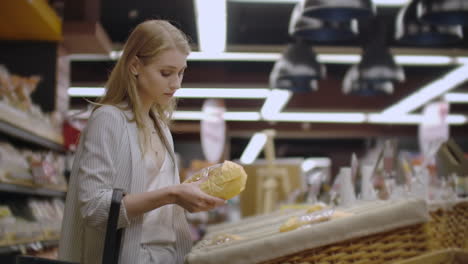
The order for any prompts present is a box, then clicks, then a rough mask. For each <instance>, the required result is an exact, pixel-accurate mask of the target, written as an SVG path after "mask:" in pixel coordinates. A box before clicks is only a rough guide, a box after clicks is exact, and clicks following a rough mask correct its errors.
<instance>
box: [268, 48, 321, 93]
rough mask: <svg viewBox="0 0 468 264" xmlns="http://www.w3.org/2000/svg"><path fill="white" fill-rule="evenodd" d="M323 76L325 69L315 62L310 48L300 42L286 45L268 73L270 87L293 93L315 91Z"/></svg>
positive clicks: (314, 56)
mask: <svg viewBox="0 0 468 264" xmlns="http://www.w3.org/2000/svg"><path fill="white" fill-rule="evenodd" d="M324 75H325V68H324V66H323V65H320V64H319V63H318V62H317V60H316V55H315V53H314V51H313V50H312V48H311V47H310V46H309V45H308V44H307V43H305V42H304V41H302V40H296V42H294V43H291V44H288V46H287V47H286V50H285V51H284V52H283V55H282V57H281V58H280V59H279V60H278V61H276V62H275V65H274V66H273V69H272V71H271V73H270V87H271V88H273V89H276V88H279V89H286V90H290V91H293V92H308V91H312V90H317V89H318V87H317V80H319V79H322V78H323V77H324Z"/></svg>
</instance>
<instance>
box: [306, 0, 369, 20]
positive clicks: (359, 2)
mask: <svg viewBox="0 0 468 264" xmlns="http://www.w3.org/2000/svg"><path fill="white" fill-rule="evenodd" d="M375 10H376V9H375V6H374V4H373V3H372V1H371V0H305V1H304V15H305V16H311V17H315V18H319V19H322V20H332V21H346V20H351V19H354V18H356V19H360V18H366V17H370V16H372V15H374V14H375V12H376V11H375Z"/></svg>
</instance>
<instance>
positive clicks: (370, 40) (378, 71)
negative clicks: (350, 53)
mask: <svg viewBox="0 0 468 264" xmlns="http://www.w3.org/2000/svg"><path fill="white" fill-rule="evenodd" d="M386 28H387V26H386V24H385V20H384V18H381V17H374V18H373V19H370V20H369V27H368V29H367V30H366V32H364V34H363V53H362V58H361V61H360V63H359V64H358V65H356V66H353V67H352V68H351V69H350V70H349V71H348V72H347V74H346V76H345V78H344V79H343V85H342V88H343V91H344V92H345V93H354V94H361V95H375V94H390V93H393V84H394V83H395V82H401V81H403V80H404V79H405V74H404V71H403V68H402V67H400V66H399V65H397V64H396V63H395V60H394V58H393V55H392V54H391V53H390V49H389V48H388V46H387V44H386V34H387V33H386Z"/></svg>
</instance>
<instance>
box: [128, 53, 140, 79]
mask: <svg viewBox="0 0 468 264" xmlns="http://www.w3.org/2000/svg"><path fill="white" fill-rule="evenodd" d="M139 70H140V59H138V57H137V56H135V57H133V59H132V61H131V62H130V72H131V73H132V74H133V75H135V76H137V77H138V71H139Z"/></svg>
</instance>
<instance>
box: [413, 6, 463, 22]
mask: <svg viewBox="0 0 468 264" xmlns="http://www.w3.org/2000/svg"><path fill="white" fill-rule="evenodd" d="M417 11H418V12H417V13H418V17H419V18H420V19H421V20H423V21H425V22H427V23H431V24H437V25H464V26H468V1H467V0H421V2H420V3H419V5H418V10H417Z"/></svg>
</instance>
